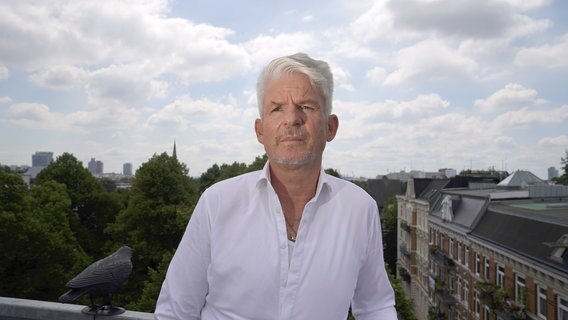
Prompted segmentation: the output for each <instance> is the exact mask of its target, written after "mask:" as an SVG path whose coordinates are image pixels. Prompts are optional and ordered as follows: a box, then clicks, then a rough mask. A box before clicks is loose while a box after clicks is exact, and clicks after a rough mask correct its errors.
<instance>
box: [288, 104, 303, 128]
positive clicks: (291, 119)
mask: <svg viewBox="0 0 568 320" xmlns="http://www.w3.org/2000/svg"><path fill="white" fill-rule="evenodd" d="M285 117H286V124H287V125H289V126H298V125H301V124H304V122H305V119H304V118H305V114H304V111H303V110H302V107H300V106H291V107H290V108H286V112H285Z"/></svg>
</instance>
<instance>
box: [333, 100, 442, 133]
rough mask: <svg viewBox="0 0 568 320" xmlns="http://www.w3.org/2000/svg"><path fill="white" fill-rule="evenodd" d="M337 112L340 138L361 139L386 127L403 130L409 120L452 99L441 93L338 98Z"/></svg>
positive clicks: (432, 112)
mask: <svg viewBox="0 0 568 320" xmlns="http://www.w3.org/2000/svg"><path fill="white" fill-rule="evenodd" d="M333 105H334V113H336V114H337V115H338V117H339V121H340V128H341V129H340V131H339V134H338V138H339V139H347V140H350V139H361V138H366V137H372V136H375V135H376V133H377V132H383V130H393V131H397V130H400V128H401V126H407V123H408V122H409V121H414V122H416V121H418V119H421V118H424V117H426V118H428V117H430V116H432V115H435V114H437V113H439V112H441V111H443V110H445V109H447V108H448V107H449V105H450V103H449V102H448V101H446V100H444V99H442V98H441V97H440V96H439V95H437V94H428V95H419V96H417V97H416V98H415V99H413V100H408V101H395V100H387V101H384V102H380V103H369V102H350V101H341V100H336V101H334V103H333Z"/></svg>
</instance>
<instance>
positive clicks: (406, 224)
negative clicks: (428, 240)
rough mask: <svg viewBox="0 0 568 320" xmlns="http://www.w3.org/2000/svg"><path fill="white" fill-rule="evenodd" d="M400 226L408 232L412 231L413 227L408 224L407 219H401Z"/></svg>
mask: <svg viewBox="0 0 568 320" xmlns="http://www.w3.org/2000/svg"><path fill="white" fill-rule="evenodd" d="M400 227H401V228H402V230H404V231H406V232H411V231H412V227H411V226H410V225H409V224H408V222H406V220H400Z"/></svg>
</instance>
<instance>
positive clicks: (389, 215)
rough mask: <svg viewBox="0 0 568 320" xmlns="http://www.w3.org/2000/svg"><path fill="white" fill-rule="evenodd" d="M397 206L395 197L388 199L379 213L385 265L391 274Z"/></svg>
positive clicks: (394, 248)
mask: <svg viewBox="0 0 568 320" xmlns="http://www.w3.org/2000/svg"><path fill="white" fill-rule="evenodd" d="M397 212H398V206H397V202H396V197H392V198H390V199H389V200H388V201H387V203H386V204H385V206H384V208H383V212H382V213H381V226H382V228H383V246H384V256H385V263H386V265H387V266H388V269H389V271H390V272H391V273H392V274H396V252H397V247H398V245H397V219H398V217H397V216H398V213H397Z"/></svg>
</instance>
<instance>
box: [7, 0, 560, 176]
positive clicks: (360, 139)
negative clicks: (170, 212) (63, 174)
mask: <svg viewBox="0 0 568 320" xmlns="http://www.w3.org/2000/svg"><path fill="white" fill-rule="evenodd" d="M219 8H223V10H219ZM234 12H242V14H239V15H234V14H233V13H234ZM566 12H568V4H567V3H566V2H563V1H547V0H531V1H520V0H491V1H489V0H487V1H473V0H466V1H460V2H459V3H456V2H454V1H451V0H438V1H433V0H428V1H425V0H405V1H383V0H381V1H370V0H363V1H359V2H357V3H351V2H348V1H339V0H332V1H326V2H322V1H314V2H311V3H309V4H307V3H304V2H300V1H297V0H293V1H289V2H285V3H265V2H263V1H258V0H254V1H252V2H250V3H248V6H246V7H241V5H240V4H238V3H234V2H231V1H221V2H219V3H218V5H215V6H211V4H210V2H206V1H199V0H194V1H158V0H156V1H153V0H149V1H144V2H138V1H112V0H108V1H101V2H94V3H93V2H90V1H74V2H70V3H65V2H59V1H46V2H39V3H38V2H31V1H17V2H2V3H0V30H3V32H0V145H1V146H2V147H1V148H0V163H2V164H7V165H12V164H14V165H21V164H27V163H29V161H30V160H31V158H30V155H31V154H32V153H34V152H36V151H38V150H50V151H52V152H53V153H54V157H56V156H58V155H61V154H62V153H63V152H69V153H73V154H74V155H75V157H76V158H77V159H78V160H80V161H81V162H83V164H84V165H85V164H87V163H88V161H89V159H91V158H93V157H95V158H97V159H101V161H103V162H104V164H105V171H108V172H122V170H123V167H122V166H123V164H124V163H125V162H129V163H132V165H133V168H138V167H139V166H140V165H141V164H142V163H143V162H146V161H147V160H148V159H149V158H150V157H152V155H153V154H160V153H162V152H167V153H168V154H171V151H172V145H173V141H174V140H175V141H177V156H178V159H179V160H180V161H182V162H184V163H185V164H187V166H188V167H189V170H190V172H189V173H190V175H191V176H199V175H200V174H201V173H202V172H203V171H205V170H206V169H207V168H209V167H210V166H212V165H213V164H215V163H217V164H222V163H232V162H234V161H238V162H244V163H250V162H252V161H253V160H254V158H255V157H256V156H260V155H262V154H263V153H264V151H263V149H262V146H261V145H260V144H259V143H258V142H257V141H256V137H255V135H254V131H253V123H254V119H255V118H256V117H257V116H258V111H257V110H258V109H257V105H256V96H255V82H256V77H257V75H258V72H259V70H260V68H261V67H262V66H263V65H264V64H266V63H267V62H268V61H269V60H271V59H272V58H274V57H277V56H280V55H284V54H292V53H295V52H298V51H302V52H306V53H308V54H310V55H311V56H312V57H314V58H317V59H324V60H326V61H328V62H329V63H330V66H331V68H332V70H333V72H334V75H335V93H334V101H333V105H334V113H336V114H337V115H338V116H339V120H340V126H339V132H338V135H337V137H336V139H335V140H334V141H333V142H331V143H330V144H328V146H327V149H326V151H325V154H324V163H323V166H324V168H335V169H337V170H339V171H340V172H341V173H342V174H344V175H348V176H357V177H358V176H364V177H374V176H376V175H379V174H386V173H389V172H398V171H401V170H405V171H410V170H412V169H415V170H422V171H436V170H437V169H439V168H445V167H449V168H454V169H456V170H457V171H458V172H459V171H461V170H464V169H470V168H471V169H474V170H483V169H487V168H489V167H494V168H495V169H497V170H502V169H505V170H507V171H514V170H528V171H531V172H533V173H534V174H536V175H537V176H539V177H541V178H544V179H546V178H547V174H548V172H547V169H548V168H549V167H551V166H554V167H556V168H560V167H561V166H560V159H561V158H562V157H565V150H566V149H567V148H568V134H567V132H566V128H567V127H568V90H565V84H566V83H568V72H566V71H567V69H568V21H566V19H565V14H566ZM94 21H96V23H93V22H94ZM561 174H562V172H561Z"/></svg>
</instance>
